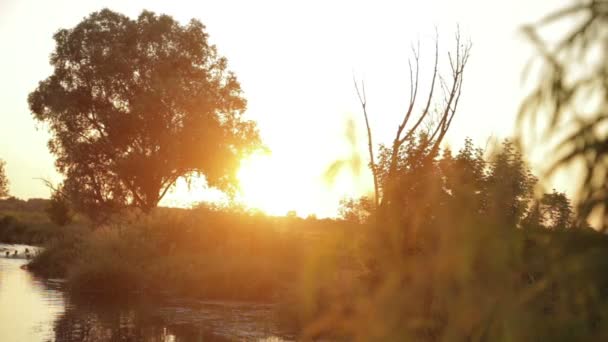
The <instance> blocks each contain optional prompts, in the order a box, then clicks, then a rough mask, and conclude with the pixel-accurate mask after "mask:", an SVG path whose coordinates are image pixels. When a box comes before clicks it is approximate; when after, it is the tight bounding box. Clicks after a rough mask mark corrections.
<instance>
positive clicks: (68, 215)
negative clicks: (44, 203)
mask: <svg viewBox="0 0 608 342" xmlns="http://www.w3.org/2000/svg"><path fill="white" fill-rule="evenodd" d="M46 213H47V215H48V216H49V219H50V220H51V222H53V223H54V224H56V225H58V226H65V225H66V224H69V223H71V222H72V220H73V219H74V218H73V213H72V211H71V209H70V206H69V204H68V201H67V200H66V199H65V197H64V196H63V195H62V194H61V193H59V192H57V191H56V192H54V193H53V195H52V196H51V200H50V201H49V205H48V207H47V208H46Z"/></svg>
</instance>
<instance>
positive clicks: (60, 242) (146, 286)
mask: <svg viewBox="0 0 608 342" xmlns="http://www.w3.org/2000/svg"><path fill="white" fill-rule="evenodd" d="M357 230H359V231H360V230H361V229H360V227H358V226H357V225H353V224H350V223H346V222H343V221H334V220H316V219H306V220H305V219H301V218H297V217H291V218H288V217H269V216H265V215H261V214H260V215H254V214H246V213H234V212H222V211H215V210H209V209H204V208H201V209H193V210H167V209H163V210H162V211H161V212H157V213H155V214H152V215H150V216H148V217H145V218H140V219H137V220H134V221H131V222H128V223H127V222H123V223H117V224H115V225H113V226H104V227H99V228H96V229H88V230H87V229H76V228H73V229H66V230H65V231H64V234H63V235H62V236H61V238H58V239H53V240H51V241H50V242H49V243H48V244H47V245H46V248H45V250H44V251H43V252H41V253H40V254H39V255H38V256H37V257H36V258H35V259H34V260H33V261H32V262H31V263H30V269H31V270H32V271H33V272H34V273H36V274H38V275H41V276H45V277H65V278H66V280H67V285H68V286H69V288H70V289H71V290H72V291H78V292H84V293H86V292H97V293H108V294H112V295H118V296H120V295H124V294H127V293H134V292H135V293H144V294H148V295H155V296H158V295H171V296H179V297H188V298H196V299H205V300H244V301H257V302H275V301H277V300H279V299H280V297H281V296H283V295H284V294H285V293H288V292H289V290H290V289H291V288H293V286H294V283H296V282H299V281H300V280H301V279H300V277H301V276H302V275H301V273H300V271H301V270H302V269H304V268H305V267H307V265H308V264H310V263H311V262H313V260H315V259H318V258H319V256H321V255H322V256H323V258H324V262H326V263H332V262H334V261H336V262H337V261H339V262H341V263H342V264H346V263H348V262H354V261H353V260H352V256H353V255H354V248H356V245H355V242H356V235H357ZM346 235H349V236H350V238H349V239H346V238H345V236H346ZM347 241H349V242H347ZM349 260H350V261H349ZM353 265H354V264H353Z"/></svg>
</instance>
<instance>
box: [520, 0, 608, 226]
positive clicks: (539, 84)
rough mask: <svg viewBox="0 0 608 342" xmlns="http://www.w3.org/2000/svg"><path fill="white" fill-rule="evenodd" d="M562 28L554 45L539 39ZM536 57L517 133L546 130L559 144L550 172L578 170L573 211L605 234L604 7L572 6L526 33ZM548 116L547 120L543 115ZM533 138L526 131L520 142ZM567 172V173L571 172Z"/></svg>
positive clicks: (607, 4)
mask: <svg viewBox="0 0 608 342" xmlns="http://www.w3.org/2000/svg"><path fill="white" fill-rule="evenodd" d="M558 25H564V27H566V26H567V27H568V31H567V32H565V33H563V34H562V35H560V36H559V38H558V39H546V38H544V37H543V33H544V31H543V30H544V29H545V28H546V27H549V26H554V27H555V26H558ZM525 31H526V33H527V34H528V37H529V38H530V40H531V41H532V42H533V43H534V44H535V46H536V48H537V51H538V54H539V55H540V60H541V65H540V68H539V75H538V78H535V82H536V84H535V85H534V89H533V90H532V91H531V93H530V94H529V96H528V97H527V98H526V99H525V101H524V102H523V104H522V106H521V110H520V116H519V122H520V127H522V128H523V127H526V124H527V125H528V127H530V128H532V129H536V128H538V127H539V126H540V127H543V126H545V127H546V129H545V133H548V135H547V136H548V137H549V138H550V139H545V140H546V141H549V142H551V141H558V144H557V147H556V148H555V150H554V151H553V154H554V155H555V156H556V158H555V159H554V160H552V161H551V162H552V167H551V169H550V172H554V171H556V170H558V169H560V168H562V167H564V166H566V165H571V164H574V165H577V164H578V165H582V166H583V171H582V175H581V177H582V179H583V183H582V186H581V187H580V188H579V193H578V200H579V205H578V210H579V212H580V213H581V215H582V216H583V217H585V218H590V217H591V216H592V215H594V212H595V213H596V214H597V216H595V217H596V218H599V223H600V225H601V226H602V228H603V229H606V228H608V215H607V210H608V208H607V203H608V188H607V187H606V184H607V183H608V172H607V170H608V158H607V155H608V148H607V147H608V140H607V139H608V136H607V135H606V129H605V128H606V121H607V120H608V111H606V108H608V96H607V94H608V82H607V81H608V73H607V71H606V70H607V67H608V62H607V61H608V1H604V0H590V1H576V2H575V3H573V4H572V5H570V6H568V7H565V8H562V9H560V10H557V11H555V12H553V13H551V14H550V15H547V16H546V17H545V18H543V19H542V20H540V21H539V22H538V23H535V24H534V25H530V26H527V27H525ZM545 114H547V115H545ZM533 136H538V132H537V131H534V130H532V131H530V132H529V133H528V134H527V135H526V134H525V133H522V138H525V139H530V138H531V137H533ZM570 172H572V171H570Z"/></svg>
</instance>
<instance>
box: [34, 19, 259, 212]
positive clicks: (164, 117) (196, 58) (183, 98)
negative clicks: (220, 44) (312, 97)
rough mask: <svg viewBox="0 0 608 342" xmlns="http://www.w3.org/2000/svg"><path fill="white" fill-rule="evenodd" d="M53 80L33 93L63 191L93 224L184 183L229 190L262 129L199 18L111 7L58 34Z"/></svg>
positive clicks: (150, 203) (149, 203) (148, 205)
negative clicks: (130, 13) (200, 179)
mask: <svg viewBox="0 0 608 342" xmlns="http://www.w3.org/2000/svg"><path fill="white" fill-rule="evenodd" d="M54 39H55V42H56V44H57V46H56V48H55V51H54V52H53V54H52V55H51V59H50V61H51V65H52V66H53V67H54V72H53V74H52V75H51V76H50V77H48V78H47V79H46V80H44V81H42V82H40V84H39V85H38V87H37V89H36V90H35V91H34V92H32V93H31V94H30V96H29V99H28V100H29V105H30V109H31V110H32V112H33V114H34V117H35V118H36V119H37V120H39V121H41V122H45V123H47V124H48V125H49V127H50V129H51V132H52V139H51V140H50V141H49V148H50V151H51V152H52V153H53V154H55V155H56V157H57V160H56V166H57V169H58V170H59V171H60V172H61V173H63V174H64V175H65V183H64V186H63V189H62V192H64V193H66V194H69V195H70V196H75V197H76V198H77V200H76V201H74V203H75V204H76V205H78V209H80V210H83V211H84V212H86V213H88V214H89V215H91V216H93V217H97V218H99V217H102V215H101V213H106V212H111V211H114V210H117V209H119V208H123V207H125V206H133V207H137V208H140V209H142V210H143V211H149V210H150V209H152V208H154V207H155V206H156V205H157V203H158V202H159V201H160V200H161V199H162V198H163V196H164V195H165V194H166V193H167V191H168V190H169V189H170V188H171V187H172V186H173V184H174V183H175V181H176V180H177V179H178V178H179V177H189V176H193V175H204V176H205V177H206V179H207V182H208V183H209V185H210V186H217V187H219V188H221V189H223V190H230V189H232V188H233V184H235V177H236V170H237V168H238V163H239V161H240V159H241V158H242V156H243V155H244V154H246V153H248V152H250V151H251V150H252V149H253V148H256V147H257V145H258V144H259V138H258V133H257V129H256V126H255V124H254V123H253V122H251V121H245V120H244V119H243V117H242V113H243V111H244V110H245V107H246V101H245V99H244V98H243V97H242V91H241V88H240V85H239V83H238V81H237V79H236V76H235V75H234V74H233V73H232V72H230V71H228V70H227V61H226V59H225V58H224V57H221V56H220V55H218V53H217V51H216V48H215V46H213V45H210V44H209V43H208V40H207V39H208V35H207V33H206V32H205V27H204V26H203V24H201V23H200V22H199V21H197V20H191V21H190V22H189V23H188V24H187V25H180V24H179V23H178V22H177V21H175V20H174V19H173V18H172V17H170V16H167V15H156V14H154V13H153V12H149V11H143V12H142V13H141V14H140V15H139V17H138V18H137V19H135V20H132V19H130V18H128V17H126V16H124V15H121V14H119V13H115V12H112V11H110V10H108V9H104V10H102V11H100V12H95V13H92V14H91V15H90V16H88V17H87V18H85V19H84V20H83V21H82V22H80V23H79V24H78V25H76V26H75V27H74V28H71V29H61V30H59V31H58V32H57V33H56V34H55V35H54Z"/></svg>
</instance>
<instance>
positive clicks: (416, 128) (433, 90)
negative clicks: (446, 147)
mask: <svg viewBox="0 0 608 342" xmlns="http://www.w3.org/2000/svg"><path fill="white" fill-rule="evenodd" d="M455 41H456V50H455V52H448V60H449V63H450V70H451V72H450V77H449V79H447V80H446V79H444V78H443V77H441V75H440V74H439V38H438V37H437V36H436V38H435V56H434V64H433V70H432V76H431V84H430V89H429V90H428V94H427V96H426V97H425V98H424V99H423V100H422V101H423V102H422V107H421V108H417V106H416V105H417V103H418V101H419V92H420V45H418V46H417V47H415V48H414V47H413V48H412V55H413V57H412V58H411V59H410V60H409V61H408V65H409V77H410V95H409V103H408V106H407V110H406V111H405V113H404V115H403V119H402V120H401V123H400V124H399V126H398V128H397V132H396V134H395V138H394V139H393V142H392V145H391V147H390V164H389V167H388V175H387V179H389V180H390V179H391V178H392V177H393V176H394V174H395V172H396V170H397V163H398V157H399V151H400V149H401V147H402V146H403V144H405V143H406V141H408V140H409V139H411V138H412V137H415V136H416V134H418V133H420V132H421V131H422V130H423V129H424V130H425V131H426V133H428V137H429V143H430V145H431V148H430V150H429V151H430V153H429V154H430V155H432V154H435V153H436V152H437V151H438V150H439V147H440V145H441V142H442V141H443V139H444V138H445V135H446V133H447V132H448V130H449V128H450V125H451V124H452V120H453V119H454V116H455V114H456V110H457V108H458V103H459V101H460V95H461V93H462V84H463V83H462V82H463V75H464V69H465V66H466V64H467V62H468V60H469V56H470V52H471V43H470V42H468V41H467V42H463V41H462V37H461V35H460V31H457V32H456V35H455ZM437 84H440V87H441V90H442V91H443V94H442V95H443V102H442V103H441V104H440V105H439V109H437V110H436V112H434V111H433V110H431V105H433V104H437V103H436V98H437V96H438V95H437V93H438V92H437V88H438V86H437ZM355 90H356V91H357V96H358V97H359V102H360V103H361V107H362V109H363V116H364V118H365V125H366V128H367V137H368V150H369V157H370V165H371V169H372V174H373V178H374V192H375V200H374V203H375V207H376V209H377V208H378V207H379V206H381V205H382V203H383V198H384V195H385V194H381V193H380V192H381V188H382V186H381V184H380V179H379V175H378V167H377V165H376V163H375V157H374V146H373V139H372V131H371V128H370V120H369V113H368V112H367V97H366V94H365V84H364V83H363V82H362V83H361V86H359V84H357V81H356V80H355ZM418 110H419V112H418V113H416V112H417V111H418ZM434 114H437V115H434Z"/></svg>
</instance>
